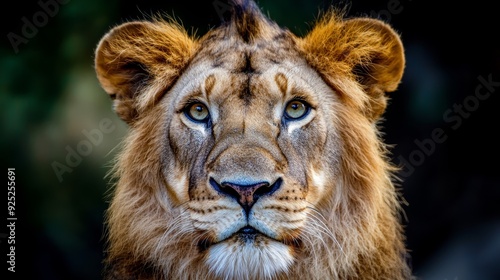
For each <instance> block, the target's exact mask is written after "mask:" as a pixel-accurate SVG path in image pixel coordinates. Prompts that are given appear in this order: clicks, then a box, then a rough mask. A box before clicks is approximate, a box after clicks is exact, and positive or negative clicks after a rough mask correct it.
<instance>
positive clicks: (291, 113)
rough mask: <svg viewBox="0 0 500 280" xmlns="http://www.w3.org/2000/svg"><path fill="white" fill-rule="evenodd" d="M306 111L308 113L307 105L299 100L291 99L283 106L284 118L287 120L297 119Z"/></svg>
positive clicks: (304, 114)
mask: <svg viewBox="0 0 500 280" xmlns="http://www.w3.org/2000/svg"><path fill="white" fill-rule="evenodd" d="M307 113H309V105H308V104H307V103H305V102H303V101H301V100H292V101H290V102H288V104H287V105H286V108H285V118H287V119H289V120H298V119H300V118H302V117H304V116H306V115H307Z"/></svg>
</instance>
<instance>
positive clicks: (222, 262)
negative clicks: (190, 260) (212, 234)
mask: <svg viewBox="0 0 500 280" xmlns="http://www.w3.org/2000/svg"><path fill="white" fill-rule="evenodd" d="M291 250H292V249H291V248H290V246H288V245H285V244H283V243H281V242H278V241H276V240H273V239H270V238H268V237H266V236H264V235H262V234H235V235H234V236H232V237H230V238H228V239H226V240H224V241H222V242H220V243H216V244H213V245H212V246H210V247H209V248H208V252H207V254H208V255H207V258H206V264H207V265H208V267H210V270H211V271H212V272H213V273H214V274H215V275H217V276H218V277H221V278H222V279H271V278H273V277H274V276H276V275H277V274H279V273H282V272H286V271H287V270H288V268H289V267H290V265H291V264H292V262H293V255H292V251H291Z"/></svg>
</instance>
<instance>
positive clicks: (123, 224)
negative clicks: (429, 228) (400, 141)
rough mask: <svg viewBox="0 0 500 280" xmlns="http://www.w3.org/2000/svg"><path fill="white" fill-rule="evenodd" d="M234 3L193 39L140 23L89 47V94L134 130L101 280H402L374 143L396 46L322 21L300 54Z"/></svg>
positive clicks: (390, 205) (391, 82)
mask: <svg viewBox="0 0 500 280" xmlns="http://www.w3.org/2000/svg"><path fill="white" fill-rule="evenodd" d="M234 2H235V7H234V9H235V11H234V13H233V16H232V19H231V22H229V23H227V24H225V25H223V26H221V27H219V28H217V29H214V30H212V31H210V32H209V33H208V34H206V35H205V36H204V37H202V38H200V39H193V38H191V37H189V36H188V35H187V34H186V32H185V31H184V30H183V29H182V27H180V26H178V25H176V24H175V23H171V22H164V21H154V22H146V21H143V22H131V23H126V24H123V25H120V26H118V27H116V28H114V29H113V30H112V31H110V32H109V33H108V34H107V35H106V36H105V37H104V38H103V39H102V40H101V42H100V43H99V45H98V48H97V51H96V71H97V74H98V78H99V81H100V82H101V85H102V86H103V88H104V89H105V90H106V91H107V92H108V93H109V94H110V96H111V97H112V99H113V100H114V108H115V111H116V112H117V114H118V115H119V116H120V117H121V118H122V119H123V120H124V121H126V122H127V123H128V124H129V125H130V133H129V135H128V136H127V139H126V141H125V143H124V148H123V151H122V152H121V154H120V157H119V159H118V161H117V165H116V167H115V174H116V175H117V177H118V178H119V180H118V183H117V186H116V189H115V191H114V196H113V201H112V204H111V205H110V209H109V213H108V215H109V216H108V222H109V256H108V259H107V263H108V266H109V267H110V268H109V270H110V271H111V272H109V273H110V274H111V276H110V277H111V278H112V279H114V278H113V277H115V278H121V277H125V278H126V276H127V277H128V276H135V277H137V278H140V279H143V278H145V279H149V278H151V279H179V278H181V279H206V277H209V278H221V279H270V278H278V279H296V278H303V277H305V278H306V279H337V278H342V279H351V278H356V277H359V276H362V277H361V278H364V279H377V278H378V277H381V278H384V277H385V278H387V279H398V278H402V275H405V273H406V272H407V270H406V265H405V264H404V259H403V258H402V257H401V256H402V255H403V253H402V252H403V249H404V247H403V244H402V238H401V236H400V227H399V225H398V223H397V220H396V211H397V207H398V203H397V197H396V195H395V191H394V188H393V185H392V183H391V174H390V173H391V171H392V169H391V168H392V167H391V165H390V164H389V163H388V162H387V159H386V155H385V151H386V150H385V147H384V145H383V143H382V142H381V141H380V140H379V138H378V130H377V121H378V119H379V117H380V115H381V114H382V113H383V111H384V109H385V106H386V97H385V92H387V91H393V90H395V89H396V87H397V84H398V83H399V81H400V79H401V75H402V73H403V67H404V56H403V49H402V45H401V42H400V40H399V37H398V36H397V34H396V33H395V32H394V31H393V30H392V29H391V28H390V27H389V26H388V25H386V24H384V23H382V22H380V21H377V20H372V19H351V20H343V19H342V18H340V17H339V16H338V15H337V14H335V13H330V14H327V15H326V16H325V17H324V19H322V20H321V21H320V22H319V23H318V24H317V25H316V26H315V28H314V29H313V30H312V31H311V32H310V33H309V34H308V35H307V36H305V37H304V38H299V37H296V36H295V35H293V34H292V33H291V32H289V31H287V30H283V29H281V28H279V27H278V26H277V25H275V24H274V23H272V22H270V21H269V20H268V19H266V18H265V17H264V16H263V15H262V14H261V13H260V11H259V10H258V9H257V7H256V5H255V4H254V3H253V2H251V1H250V2H249V3H246V2H245V3H246V4H244V5H243V2H241V3H240V1H234ZM247 2H248V1H247ZM384 275H385V276H384Z"/></svg>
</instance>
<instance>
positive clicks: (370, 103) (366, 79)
mask: <svg viewBox="0 0 500 280" xmlns="http://www.w3.org/2000/svg"><path fill="white" fill-rule="evenodd" d="M299 45H300V46H301V47H302V49H303V51H304V53H305V55H306V59H307V60H308V62H309V63H310V64H311V65H312V66H313V67H315V68H316V69H317V70H318V72H319V73H320V74H322V75H323V77H324V78H325V79H326V80H330V81H329V82H331V80H334V79H336V78H338V77H341V76H344V77H345V76H347V77H349V78H352V79H354V80H355V81H356V82H358V83H359V85H360V86H361V87H362V89H363V90H364V91H365V92H366V94H367V95H368V96H367V97H368V98H367V99H366V98H361V99H364V101H363V102H362V103H364V104H363V105H362V109H363V110H364V111H365V115H366V116H367V117H369V118H370V119H372V120H376V119H378V118H379V117H380V115H381V114H382V113H383V112H384V110H385V108H386V104H387V98H386V96H385V93H386V92H390V91H394V90H396V88H397V86H398V84H399V82H400V81H401V78H402V76H403V70H404V67H405V57H404V50H403V45H402V43H401V40H400V37H399V35H398V34H397V33H396V32H395V31H394V30H393V29H392V28H391V27H390V26H389V25H388V24H386V23H384V22H382V21H380V20H377V19H371V18H354V19H348V20H343V19H341V18H340V16H338V15H336V14H333V13H332V14H330V15H329V16H326V17H325V18H324V19H323V20H321V21H319V22H318V24H317V25H316V26H315V27H314V28H313V30H312V31H311V32H310V33H309V34H307V36H305V37H304V38H302V39H301V40H300V41H299ZM345 94H347V95H348V94H349V93H345ZM358 105H359V104H358Z"/></svg>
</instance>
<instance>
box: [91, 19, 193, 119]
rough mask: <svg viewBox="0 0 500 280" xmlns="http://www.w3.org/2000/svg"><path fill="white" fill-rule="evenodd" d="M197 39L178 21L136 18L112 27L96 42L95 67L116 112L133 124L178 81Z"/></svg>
mask: <svg viewBox="0 0 500 280" xmlns="http://www.w3.org/2000/svg"><path fill="white" fill-rule="evenodd" d="M195 48H196V42H195V41H194V40H193V39H192V38H190V37H189V36H188V35H187V33H186V31H185V30H184V29H183V28H182V27H181V26H179V25H178V24H176V23H171V22H164V21H155V22H149V21H135V22H129V23H124V24H122V25H120V26H117V27H115V28H113V29H112V30H111V31H109V32H108V33H107V34H106V35H105V36H104V37H103V38H102V39H101V41H100V42H99V44H98V45H97V49H96V53H95V70H96V72H97V77H98V79H99V82H100V83H101V86H102V87H103V89H104V90H105V91H106V92H107V93H108V94H109V96H110V97H111V98H112V99H113V103H114V104H113V106H114V109H115V112H116V113H117V114H118V115H119V116H120V117H121V118H122V119H123V120H124V121H126V122H127V123H129V124H131V123H133V122H134V121H135V120H137V119H138V118H140V114H141V113H142V112H143V111H145V110H146V109H147V108H149V107H150V106H152V105H154V104H155V103H156V102H157V101H158V99H159V98H161V96H163V94H164V92H165V91H166V90H168V88H169V87H170V86H172V84H173V83H174V82H175V80H176V79H177V77H178V76H179V75H180V74H181V72H182V70H183V69H184V67H185V66H186V65H187V63H188V61H189V60H190V58H191V57H192V56H193V54H194V51H195Z"/></svg>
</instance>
